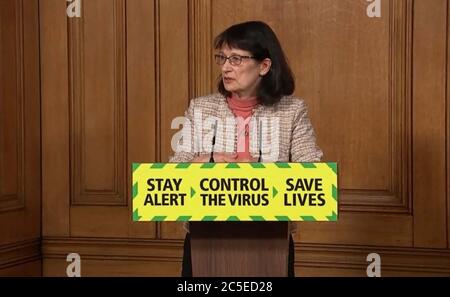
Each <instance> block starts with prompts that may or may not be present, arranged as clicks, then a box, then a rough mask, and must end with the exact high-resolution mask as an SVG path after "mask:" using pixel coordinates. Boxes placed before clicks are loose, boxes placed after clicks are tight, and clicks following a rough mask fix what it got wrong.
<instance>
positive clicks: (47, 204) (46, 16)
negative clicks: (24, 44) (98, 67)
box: [39, 0, 70, 236]
mask: <svg viewBox="0 0 450 297" xmlns="http://www.w3.org/2000/svg"><path fill="white" fill-rule="evenodd" d="M39 12H40V13H39V17H40V20H39V21H40V44H41V53H40V55H41V103H42V123H41V129H42V224H43V227H42V235H43V236H49V235H52V236H69V235H70V220H69V213H70V208H69V205H70V146H69V114H68V110H69V86H68V82H69V72H68V66H69V65H68V61H69V59H68V43H67V15H66V13H65V12H66V3H64V2H63V1H57V0H46V1H39Z"/></svg>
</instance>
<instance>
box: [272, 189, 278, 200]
mask: <svg viewBox="0 0 450 297" xmlns="http://www.w3.org/2000/svg"><path fill="white" fill-rule="evenodd" d="M277 194H278V191H277V189H276V188H275V187H273V190H272V196H273V198H275V196H276V195H277Z"/></svg>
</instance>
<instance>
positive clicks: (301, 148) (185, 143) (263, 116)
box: [169, 93, 323, 163]
mask: <svg viewBox="0 0 450 297" xmlns="http://www.w3.org/2000/svg"><path fill="white" fill-rule="evenodd" d="M184 116H185V118H186V119H187V120H188V121H186V122H185V124H184V125H183V129H182V130H181V131H180V132H179V133H178V136H179V137H180V138H179V140H178V141H177V147H176V152H175V154H174V155H172V156H171V157H170V159H169V162H171V163H178V162H190V161H191V160H192V159H193V158H194V157H195V156H197V155H199V154H209V153H210V152H211V150H214V152H236V151H237V150H238V148H237V133H236V123H237V119H236V118H235V116H234V115H233V113H232V111H231V110H230V109H229V107H228V104H227V101H226V98H225V97H224V96H223V95H221V94H219V93H217V94H212V95H208V96H204V97H199V98H195V99H192V100H191V101H190V103H189V107H188V109H187V111H186V112H185V115H184ZM249 133H250V144H249V146H250V154H251V156H252V157H255V158H258V156H259V155H260V154H261V157H262V162H320V161H321V158H322V156H323V153H322V151H321V149H320V148H319V147H318V146H317V145H316V138H315V134H314V129H313V127H312V125H311V121H310V119H309V117H308V112H307V107H306V104H305V102H304V101H303V100H302V99H298V98H296V97H293V96H285V97H283V98H282V99H281V100H280V102H278V103H276V104H274V105H273V106H263V105H257V107H256V108H255V109H254V110H253V116H252V120H251V121H250V124H249ZM214 136H215V143H214V146H213V145H212V143H213V137H214Z"/></svg>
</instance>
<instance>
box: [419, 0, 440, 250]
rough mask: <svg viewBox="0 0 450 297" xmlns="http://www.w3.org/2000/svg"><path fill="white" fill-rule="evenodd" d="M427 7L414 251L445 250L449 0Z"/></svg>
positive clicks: (422, 14) (422, 30)
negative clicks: (428, 248) (427, 249)
mask: <svg viewBox="0 0 450 297" xmlns="http://www.w3.org/2000/svg"><path fill="white" fill-rule="evenodd" d="M427 3H428V2H426V1H423V0H416V1H415V2H414V4H415V9H414V41H415V42H414V51H413V52H414V55H413V61H415V62H414V72H413V94H414V95H413V113H412V118H413V121H414V128H413V134H412V138H413V164H414V168H413V176H414V178H413V186H414V197H413V199H414V246H417V247H433V248H444V247H446V246H447V240H446V239H447V231H446V215H447V214H446V176H445V174H446V169H445V166H446V163H445V160H446V159H445V158H446V156H445V154H446V147H445V145H446V140H445V133H446V132H445V131H446V128H445V127H446V126H445V124H446V118H445V117H446V109H445V97H446V77H445V75H446V67H447V65H446V57H447V48H446V47H447V42H446V36H447V34H448V32H447V15H446V14H447V1H445V0H438V1H435V2H434V4H433V6H432V7H431V6H428V4H427ZM447 199H448V197H447ZM447 203H448V202H447Z"/></svg>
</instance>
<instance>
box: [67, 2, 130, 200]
mask: <svg viewBox="0 0 450 297" xmlns="http://www.w3.org/2000/svg"><path fill="white" fill-rule="evenodd" d="M81 13H82V15H83V17H82V18H68V22H69V27H68V28H69V31H68V37H67V38H68V41H69V58H70V64H69V78H70V81H69V102H70V115H71V116H70V119H71V125H70V128H71V129H70V143H71V157H70V160H71V167H70V168H71V173H70V176H71V186H72V187H71V188H72V191H71V203H72V205H83V204H84V205H96V204H99V205H126V203H127V199H126V190H125V184H126V170H125V166H126V139H125V137H126V132H125V129H126V124H125V121H126V116H125V111H126V93H125V92H126V73H125V72H126V64H125V61H126V51H125V49H126V36H125V30H126V27H125V26H126V24H125V17H126V16H125V1H124V0H113V1H104V0H103V1H101V0H96V1H84V2H83V5H82V12H81Z"/></svg>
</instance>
